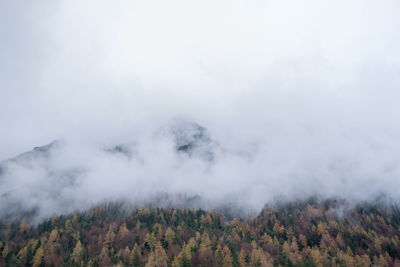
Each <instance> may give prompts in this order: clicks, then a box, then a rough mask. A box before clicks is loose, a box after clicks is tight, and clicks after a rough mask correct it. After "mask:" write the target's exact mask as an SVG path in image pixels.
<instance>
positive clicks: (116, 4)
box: [0, 0, 400, 216]
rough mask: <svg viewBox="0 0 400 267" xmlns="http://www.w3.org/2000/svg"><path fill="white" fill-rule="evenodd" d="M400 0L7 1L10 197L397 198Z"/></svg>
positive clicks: (3, 72)
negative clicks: (399, 0) (165, 195)
mask: <svg viewBox="0 0 400 267" xmlns="http://www.w3.org/2000/svg"><path fill="white" fill-rule="evenodd" d="M399 8H400V3H398V2H397V1H383V2H379V3H378V2H376V1H335V2H334V3H323V2H321V1H306V2H302V3H299V2H296V1H285V2H282V1H279V2H278V1H258V0H255V1H246V2H245V1H218V2H215V1H201V2H194V1H168V2H166V1H146V2H141V1H113V2H112V3H111V2H107V1H86V2H85V3H82V2H78V1H52V2H51V3H49V2H48V1H35V2H27V1H12V2H11V1H8V2H7V1H2V2H0V38H1V42H0V122H1V124H0V125H1V128H0V148H1V149H0V160H2V163H1V171H0V173H1V174H0V197H1V198H2V200H1V202H0V213H3V215H4V214H5V213H6V211H9V210H10V209H14V208H16V209H17V208H19V207H23V208H28V209H30V208H37V209H39V213H40V215H41V216H50V215H52V214H58V213H62V212H66V211H71V210H74V209H78V208H85V207H89V206H91V205H93V204H96V203H100V202H102V201H114V200H120V199H126V200H130V201H133V202H135V203H141V202H145V201H149V200H151V199H154V197H156V196H157V195H159V194H168V195H175V196H176V195H187V196H199V198H200V199H201V201H200V202H199V204H198V205H200V206H202V207H205V208H209V207H211V208H213V207H215V206H217V205H221V204H224V203H236V205H239V206H242V207H246V208H248V209H254V210H259V209H261V208H262V206H263V205H264V204H265V203H268V202H270V201H273V200H274V199H276V198H283V199H289V200H290V199H296V198H306V197H309V196H314V195H317V196H323V197H342V198H346V199H349V200H356V201H361V200H370V199H374V198H376V197H379V196H382V195H384V196H388V197H390V198H391V199H393V200H394V201H398V200H399V197H400V195H399V193H398V190H397V188H399V186H400V180H399V174H400V170H399V159H400V143H399V142H398V140H399V137H400V125H399V122H398V121H399V120H398V114H400V107H399V105H398V101H399V99H400V90H399V89H400V88H399V87H400V75H399V74H400V51H399V50H400V49H399V47H400V38H399V34H398V29H399V28H400V20H399V19H398V14H397V13H398V12H397V10H399ZM54 140H57V141H56V142H55V143H52V145H50V146H49V147H46V148H37V149H34V150H33V151H32V152H31V153H29V152H28V151H31V150H32V149H33V148H34V147H41V146H43V145H46V144H49V143H51V142H53V141H54ZM23 152H28V154H22V155H20V154H21V153H23ZM18 155H20V156H18Z"/></svg>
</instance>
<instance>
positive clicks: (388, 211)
mask: <svg viewBox="0 0 400 267" xmlns="http://www.w3.org/2000/svg"><path fill="white" fill-rule="evenodd" d="M399 214H400V213H399V210H398V209H397V207H396V206H393V205H370V204H363V205H357V206H349V205H345V203H343V202H340V201H333V200H330V201H323V202H317V201H307V202H294V203H290V204H284V205H276V206H274V207H273V208H272V207H268V206H266V207H265V208H264V209H263V210H262V211H261V212H260V214H258V215H257V216H247V217H243V218H229V216H227V215H226V214H224V212H217V211H206V210H201V209H197V210H195V209H188V208H182V209H173V208H151V207H142V208H135V209H127V208H126V207H125V205H123V204H122V203H112V204H106V205H101V206H98V207H96V208H93V209H91V210H89V211H86V212H77V213H75V214H71V215H68V216H55V217H52V218H50V219H48V220H46V221H42V222H41V223H40V224H38V225H30V224H28V223H27V221H26V220H22V221H19V222H12V223H6V222H2V223H1V225H0V227H1V228H0V266H400V240H399V237H400V236H399V234H400V215H399ZM228 218H229V219H228Z"/></svg>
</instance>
